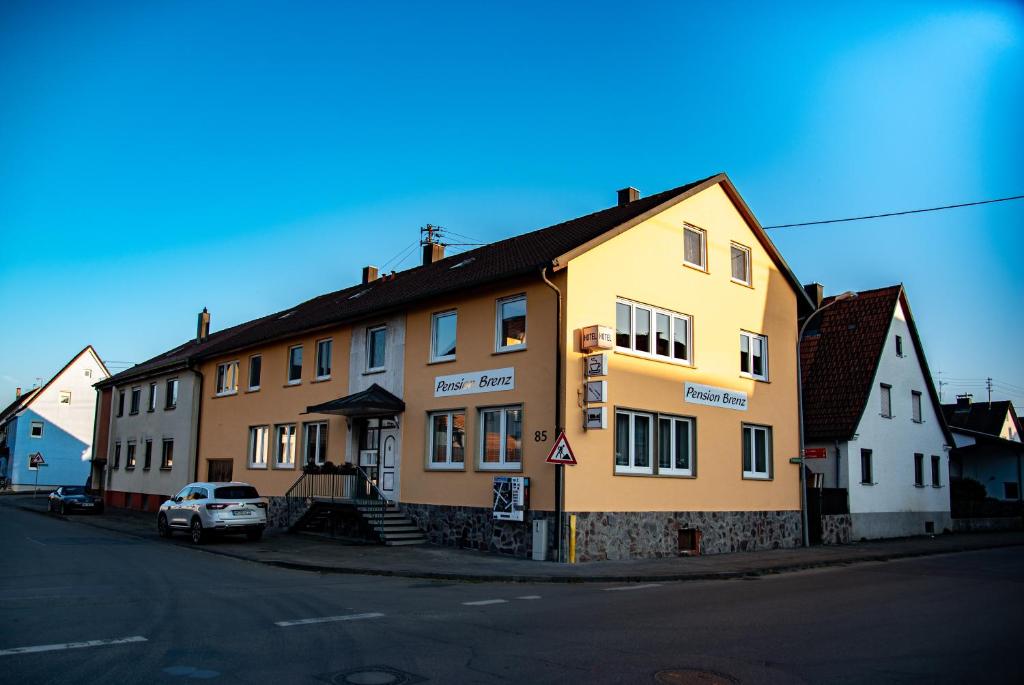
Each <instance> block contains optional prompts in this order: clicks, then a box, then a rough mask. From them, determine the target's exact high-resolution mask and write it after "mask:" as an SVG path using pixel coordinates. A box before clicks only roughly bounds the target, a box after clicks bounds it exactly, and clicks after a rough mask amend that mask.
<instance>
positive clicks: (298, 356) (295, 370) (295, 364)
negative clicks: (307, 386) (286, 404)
mask: <svg viewBox="0 0 1024 685" xmlns="http://www.w3.org/2000/svg"><path fill="white" fill-rule="evenodd" d="M300 382H302V345H295V346H294V347H289V348H288V383H289V384H292V385H294V384H295V383H300Z"/></svg>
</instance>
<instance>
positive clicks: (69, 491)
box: [63, 486, 85, 495]
mask: <svg viewBox="0 0 1024 685" xmlns="http://www.w3.org/2000/svg"><path fill="white" fill-rule="evenodd" d="M63 492H64V494H65V495H84V494H85V488H83V487H79V486H72V487H65V488H64V490H63Z"/></svg>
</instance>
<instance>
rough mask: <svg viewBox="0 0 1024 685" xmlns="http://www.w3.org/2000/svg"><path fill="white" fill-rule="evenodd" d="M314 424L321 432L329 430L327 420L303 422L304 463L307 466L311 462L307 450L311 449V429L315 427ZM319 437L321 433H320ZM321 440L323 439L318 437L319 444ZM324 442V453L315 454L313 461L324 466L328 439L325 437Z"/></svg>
mask: <svg viewBox="0 0 1024 685" xmlns="http://www.w3.org/2000/svg"><path fill="white" fill-rule="evenodd" d="M314 426H316V428H317V430H318V431H319V432H320V433H325V432H326V431H327V422H326V421H310V422H308V423H304V424H302V465H303V466H305V465H306V464H308V463H310V462H309V455H308V454H307V453H306V452H307V450H308V449H309V429H310V428H313V427H314ZM317 437H318V438H319V434H318V436H317ZM328 437H329V436H328ZM320 442H321V441H320V440H319V439H318V440H317V444H318V445H319V443H320ZM322 442H323V444H324V450H323V454H315V455H313V463H314V464H317V465H318V466H322V465H323V464H324V462H326V461H327V439H326V438H325V439H324V440H323V441H322Z"/></svg>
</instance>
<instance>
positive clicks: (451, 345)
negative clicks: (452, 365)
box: [430, 312, 458, 362]
mask: <svg viewBox="0 0 1024 685" xmlns="http://www.w3.org/2000/svg"><path fill="white" fill-rule="evenodd" d="M457 323H458V314H456V313H455V312H440V313H438V314H434V315H433V316H431V317H430V361H432V362H446V361H450V360H452V359H455V337H456V335H455V333H456V328H457Z"/></svg>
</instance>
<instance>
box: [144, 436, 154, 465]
mask: <svg viewBox="0 0 1024 685" xmlns="http://www.w3.org/2000/svg"><path fill="white" fill-rule="evenodd" d="M152 466H153V441H152V440H149V439H147V440H146V449H145V451H144V452H143V455H142V468H143V469H145V470H146V471H148V470H149V469H150V468H151V467H152Z"/></svg>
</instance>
